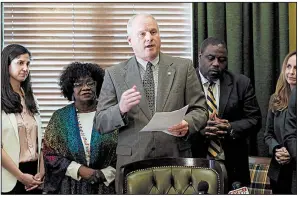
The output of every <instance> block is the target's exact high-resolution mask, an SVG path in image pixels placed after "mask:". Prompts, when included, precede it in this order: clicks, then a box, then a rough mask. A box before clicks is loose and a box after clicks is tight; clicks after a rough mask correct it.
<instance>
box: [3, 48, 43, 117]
mask: <svg viewBox="0 0 298 198" xmlns="http://www.w3.org/2000/svg"><path fill="white" fill-rule="evenodd" d="M23 54H29V57H30V58H31V53H30V52H29V50H28V49H27V48H25V47H24V46H22V45H18V44H11V45H8V46H6V47H5V48H4V49H3V50H2V52H1V108H2V110H4V112H5V113H21V112H22V111H23V106H22V104H21V97H20V96H19V94H18V93H16V92H15V91H14V90H13V89H12V86H11V84H10V74H9V66H10V64H11V62H12V60H13V59H15V58H18V57H19V56H21V55H23ZM30 79H31V77H30V72H29V74H28V77H27V78H26V80H25V81H23V82H21V87H22V88H23V90H24V93H25V96H24V97H25V104H26V107H27V108H28V110H29V111H30V112H31V113H33V114H34V113H37V112H38V109H37V106H36V103H35V100H34V97H33V92H32V87H31V81H30Z"/></svg>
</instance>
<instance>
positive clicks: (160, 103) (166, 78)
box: [156, 53, 176, 112]
mask: <svg viewBox="0 0 298 198" xmlns="http://www.w3.org/2000/svg"><path fill="white" fill-rule="evenodd" d="M165 56H166V55H164V54H163V53H160V57H159V71H158V88H157V99H156V103H157V104H156V111H158V112H161V111H163V109H164V106H165V104H166V101H167V99H168V96H169V94H170V90H171V87H172V84H173V80H174V77H175V72H176V70H175V68H173V67H171V66H172V64H173V62H172V61H171V59H170V58H169V57H165Z"/></svg>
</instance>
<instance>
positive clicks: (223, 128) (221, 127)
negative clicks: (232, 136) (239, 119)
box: [215, 119, 231, 135]
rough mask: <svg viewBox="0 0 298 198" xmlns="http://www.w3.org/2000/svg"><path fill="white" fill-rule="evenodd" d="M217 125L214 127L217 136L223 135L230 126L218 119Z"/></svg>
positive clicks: (226, 121) (227, 122) (223, 120)
mask: <svg viewBox="0 0 298 198" xmlns="http://www.w3.org/2000/svg"><path fill="white" fill-rule="evenodd" d="M218 122H219V123H218V124H216V125H215V127H217V128H218V129H219V130H218V131H217V132H216V133H217V134H219V135H225V134H227V133H228V131H230V130H231V124H230V123H229V121H228V120H225V119H218Z"/></svg>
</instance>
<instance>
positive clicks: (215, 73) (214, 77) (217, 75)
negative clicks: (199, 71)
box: [208, 69, 222, 81]
mask: <svg viewBox="0 0 298 198" xmlns="http://www.w3.org/2000/svg"><path fill="white" fill-rule="evenodd" d="M221 73H222V71H221V70H218V69H212V70H209V71H208V74H209V78H210V80H212V81H215V80H217V79H219V78H220V76H221Z"/></svg>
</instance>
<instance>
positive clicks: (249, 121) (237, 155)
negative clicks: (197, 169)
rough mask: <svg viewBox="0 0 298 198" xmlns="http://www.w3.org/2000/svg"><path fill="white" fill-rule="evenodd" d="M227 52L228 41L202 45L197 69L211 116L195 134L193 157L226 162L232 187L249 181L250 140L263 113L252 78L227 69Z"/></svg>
mask: <svg viewBox="0 0 298 198" xmlns="http://www.w3.org/2000/svg"><path fill="white" fill-rule="evenodd" d="M227 54H228V51H227V47H226V44H225V42H224V41H222V40H219V39H217V38H213V37H210V38H207V39H206V40H204V41H203V43H202V44H201V49H200V53H199V67H198V68H197V70H196V72H197V76H198V78H199V79H201V82H202V84H203V88H204V91H205V95H206V99H207V104H208V108H209V115H210V117H209V120H208V122H207V126H206V127H205V129H203V130H201V131H200V133H197V134H195V135H193V137H192V151H193V157H206V156H207V158H208V159H215V160H218V161H221V162H223V163H224V165H225V167H226V170H227V176H228V189H229V190H231V188H232V183H233V182H235V181H239V182H241V183H242V185H243V186H246V185H248V184H250V173H249V164H248V143H247V140H248V137H249V136H250V135H252V134H255V133H257V132H258V131H259V129H260V127H261V112H260V108H259V105H258V102H257V99H256V96H255V92H254V90H253V87H252V84H251V82H250V79H249V78H247V77H246V76H244V75H238V74H233V73H231V72H230V71H228V70H227V59H228V57H227ZM212 100H213V101H212ZM210 104H211V105H210Z"/></svg>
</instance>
